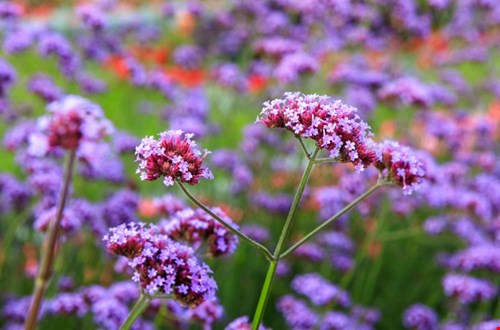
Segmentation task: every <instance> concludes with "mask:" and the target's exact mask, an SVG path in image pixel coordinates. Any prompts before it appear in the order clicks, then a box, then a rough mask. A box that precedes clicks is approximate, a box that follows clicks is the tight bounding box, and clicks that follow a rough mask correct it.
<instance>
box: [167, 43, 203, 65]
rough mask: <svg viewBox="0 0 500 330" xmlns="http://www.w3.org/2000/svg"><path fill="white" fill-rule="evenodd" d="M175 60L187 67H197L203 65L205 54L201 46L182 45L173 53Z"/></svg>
mask: <svg viewBox="0 0 500 330" xmlns="http://www.w3.org/2000/svg"><path fill="white" fill-rule="evenodd" d="M172 57H173V59H174V62H175V63H176V64H178V65H181V66H183V67H184V68H186V69H195V68H198V67H199V66H200V65H201V62H202V61H203V54H202V51H201V49H200V48H198V47H197V46H192V45H185V46H180V47H178V48H176V49H175V50H174V53H173V55H172Z"/></svg>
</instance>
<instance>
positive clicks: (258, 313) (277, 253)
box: [252, 148, 320, 330]
mask: <svg viewBox="0 0 500 330" xmlns="http://www.w3.org/2000/svg"><path fill="white" fill-rule="evenodd" d="M319 150H320V149H319V148H316V149H315V150H314V152H313V154H312V155H311V157H310V158H309V162H308V163H307V167H306V169H305V170H304V174H302V179H301V180H300V183H299V186H298V187H297V191H296V192H295V196H294V198H293V202H292V206H291V207H290V211H289V212H288V216H287V218H286V221H285V225H284V226H283V230H282V231H281V235H280V238H279V240H278V244H277V245H276V249H275V250H274V256H273V260H272V261H271V263H270V265H269V269H268V271H267V275H266V279H265V281H264V285H263V287H262V291H261V294H260V298H259V302H258V304H257V309H256V310H255V314H254V318H253V322H252V330H257V329H258V328H259V325H260V323H261V322H262V318H263V316H264V311H265V309H266V304H267V300H268V298H269V294H270V293H271V286H272V284H273V280H274V275H275V274H276V267H278V264H279V261H280V259H281V252H282V250H283V248H284V247H285V243H286V239H287V237H288V235H289V234H290V231H291V229H292V227H293V223H294V220H295V215H296V214H297V210H298V207H299V204H300V200H301V199H302V195H303V194H304V189H305V188H306V185H307V182H308V181H309V177H310V176H311V171H312V168H313V166H314V160H315V159H316V156H317V155H318V152H319Z"/></svg>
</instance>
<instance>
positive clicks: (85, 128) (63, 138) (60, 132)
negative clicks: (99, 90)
mask: <svg viewBox="0 0 500 330" xmlns="http://www.w3.org/2000/svg"><path fill="white" fill-rule="evenodd" d="M47 110H48V112H49V114H47V115H45V116H42V117H40V118H39V119H38V122H37V131H36V132H34V133H32V134H31V136H30V138H29V140H30V147H29V151H30V153H31V154H33V155H36V156H43V155H45V154H47V152H49V151H50V150H51V149H54V148H63V149H69V150H76V149H78V148H79V147H80V146H82V145H85V144H95V143H97V142H99V141H100V140H101V139H102V138H104V137H105V136H107V135H109V134H110V133H111V132H112V129H113V126H112V124H111V122H109V121H108V120H107V119H105V118H104V115H103V112H102V110H101V108H100V107H99V106H98V105H96V104H94V103H92V102H90V101H88V100H86V99H84V98H82V97H79V96H75V95H69V96H65V97H63V98H62V99H60V100H58V101H55V102H52V103H50V104H49V105H48V106H47Z"/></svg>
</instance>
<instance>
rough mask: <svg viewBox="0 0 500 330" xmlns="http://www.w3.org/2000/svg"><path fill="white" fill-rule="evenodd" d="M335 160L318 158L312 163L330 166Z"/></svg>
mask: <svg viewBox="0 0 500 330" xmlns="http://www.w3.org/2000/svg"><path fill="white" fill-rule="evenodd" d="M336 162H337V160H336V159H335V158H328V157H325V158H318V159H316V160H315V161H314V163H316V164H330V163H336Z"/></svg>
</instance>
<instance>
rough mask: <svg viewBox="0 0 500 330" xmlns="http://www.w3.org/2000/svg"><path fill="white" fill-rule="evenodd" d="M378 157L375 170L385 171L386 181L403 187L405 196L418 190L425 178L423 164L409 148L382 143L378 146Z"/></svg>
mask: <svg viewBox="0 0 500 330" xmlns="http://www.w3.org/2000/svg"><path fill="white" fill-rule="evenodd" d="M378 156H379V160H378V162H377V163H376V166H377V168H378V169H380V170H387V176H388V179H390V180H391V181H392V182H393V183H395V184H396V185H398V186H400V187H403V193H404V194H405V195H411V194H412V192H413V191H414V190H417V189H418V188H419V186H420V184H421V183H422V181H423V179H424V176H425V171H424V164H423V163H422V162H421V161H420V160H419V159H418V157H417V156H416V155H415V152H414V151H413V150H412V149H411V148H409V147H403V146H400V145H399V143H397V142H394V141H384V142H382V143H380V144H379V150H378Z"/></svg>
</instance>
